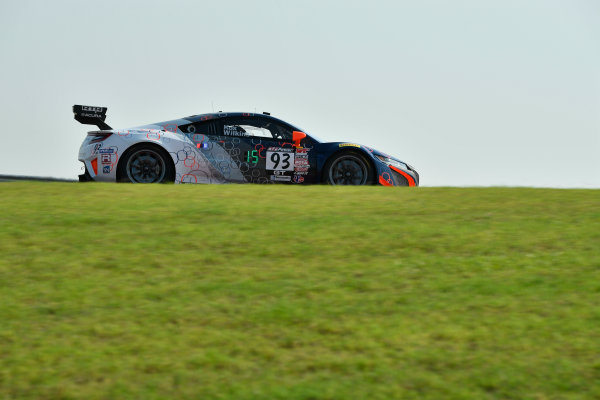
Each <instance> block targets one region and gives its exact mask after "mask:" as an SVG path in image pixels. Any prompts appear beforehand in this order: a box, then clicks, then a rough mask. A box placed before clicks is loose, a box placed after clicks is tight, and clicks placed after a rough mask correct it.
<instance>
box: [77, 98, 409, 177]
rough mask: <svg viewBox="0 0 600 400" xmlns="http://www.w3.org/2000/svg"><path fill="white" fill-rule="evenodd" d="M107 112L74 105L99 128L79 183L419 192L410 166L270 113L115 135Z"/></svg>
mask: <svg viewBox="0 0 600 400" xmlns="http://www.w3.org/2000/svg"><path fill="white" fill-rule="evenodd" d="M106 111H107V109H106V108H105V107H91V106H80V105H75V106H73V112H74V114H75V119H76V120H77V121H79V122H81V123H82V124H91V125H96V126H98V128H99V129H100V130H96V131H91V132H88V135H87V137H86V138H85V140H84V141H83V144H82V145H81V148H80V149H79V161H81V162H83V164H84V165H85V173H84V174H81V175H79V180H80V181H92V180H93V181H104V182H138V183H154V182H175V183H230V182H231V183H289V184H314V183H329V184H333V185H376V184H379V185H384V186H417V185H418V184H419V175H418V173H417V172H416V171H415V170H414V168H412V167H411V166H409V165H408V164H406V163H404V162H402V161H400V160H398V159H396V158H393V157H391V156H388V155H386V154H384V153H381V152H378V151H376V150H374V149H372V148H370V147H367V146H364V145H360V144H355V143H345V142H330V143H326V142H325V143H324V142H320V141H319V140H317V139H315V138H314V137H312V136H310V135H307V134H306V133H304V132H302V131H301V130H300V129H298V128H296V127H294V126H293V125H290V124H288V123H287V122H284V121H282V120H280V119H277V118H274V117H272V116H270V114H268V113H263V114H253V113H222V112H219V113H213V114H202V115H192V116H190V117H185V118H180V119H175V120H172V121H164V122H158V123H154V124H149V125H143V126H138V127H134V128H130V129H112V128H111V127H110V126H108V125H107V124H106V122H105V119H106Z"/></svg>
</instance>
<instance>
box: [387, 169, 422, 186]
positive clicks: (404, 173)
mask: <svg viewBox="0 0 600 400" xmlns="http://www.w3.org/2000/svg"><path fill="white" fill-rule="evenodd" d="M389 167H390V168H391V169H392V170H393V171H396V172H397V173H399V174H400V175H402V176H404V177H405V178H406V180H407V181H408V186H417V185H415V180H414V179H413V177H412V176H410V175H409V174H407V173H406V172H404V171H402V170H401V169H398V168H396V167H394V166H393V165H390V166H389Z"/></svg>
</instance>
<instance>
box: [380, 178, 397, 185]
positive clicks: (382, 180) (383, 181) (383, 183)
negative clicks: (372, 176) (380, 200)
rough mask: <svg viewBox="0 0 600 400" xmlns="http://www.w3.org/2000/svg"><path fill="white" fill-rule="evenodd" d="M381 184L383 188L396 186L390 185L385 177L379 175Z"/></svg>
mask: <svg viewBox="0 0 600 400" xmlns="http://www.w3.org/2000/svg"><path fill="white" fill-rule="evenodd" d="M379 183H381V184H382V185H383V186H394V185H392V184H391V183H389V182H388V181H386V180H385V179H384V178H383V176H381V175H379Z"/></svg>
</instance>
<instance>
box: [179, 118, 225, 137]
mask: <svg viewBox="0 0 600 400" xmlns="http://www.w3.org/2000/svg"><path fill="white" fill-rule="evenodd" d="M179 129H181V132H183V133H187V134H190V135H215V134H216V129H215V124H214V122H212V121H202V122H194V123H192V124H187V125H180V126H179Z"/></svg>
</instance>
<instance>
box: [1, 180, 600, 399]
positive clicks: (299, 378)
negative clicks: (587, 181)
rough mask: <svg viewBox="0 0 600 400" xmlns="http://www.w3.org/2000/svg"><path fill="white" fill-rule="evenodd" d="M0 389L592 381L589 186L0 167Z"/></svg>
mask: <svg viewBox="0 0 600 400" xmlns="http://www.w3.org/2000/svg"><path fill="white" fill-rule="evenodd" d="M0 223H1V227H0V254H1V258H0V398H1V399H242V400H243V399H286V400H288V399H289V400H295V399H304V400H309V399H404V398H406V399H470V398H472V399H540V400H541V399H594V398H596V399H598V398H600V250H599V248H600V191H599V190H546V189H511V188H485V189H484V188H481V189H476V188H474V189H460V188H417V189H411V188H383V187H368V188H338V187H290V186H271V185H269V186H251V185H243V186H237V185H225V186H218V185H215V186H203V185H195V186H182V185H151V186H144V185H115V184H76V183H2V184H0Z"/></svg>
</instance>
